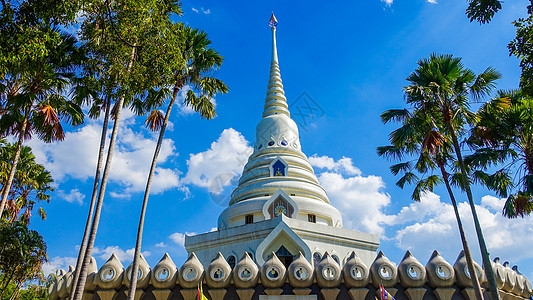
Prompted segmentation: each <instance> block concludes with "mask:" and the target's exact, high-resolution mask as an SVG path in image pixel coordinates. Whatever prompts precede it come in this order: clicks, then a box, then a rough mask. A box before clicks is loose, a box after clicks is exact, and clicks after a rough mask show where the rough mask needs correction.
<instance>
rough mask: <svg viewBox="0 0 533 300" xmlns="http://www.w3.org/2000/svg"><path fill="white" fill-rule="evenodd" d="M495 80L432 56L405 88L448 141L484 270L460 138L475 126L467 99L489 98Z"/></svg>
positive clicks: (494, 291)
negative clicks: (466, 202) (487, 96)
mask: <svg viewBox="0 0 533 300" xmlns="http://www.w3.org/2000/svg"><path fill="white" fill-rule="evenodd" d="M498 78H500V74H499V73H498V72H497V71H496V70H495V69H493V68H487V69H486V70H485V71H484V72H482V73H481V74H479V75H475V73H474V72H472V71H471V70H469V69H467V68H465V67H464V66H463V64H462V63H461V59H460V58H455V57H453V56H452V55H439V54H432V55H431V56H430V57H429V58H425V59H422V60H420V61H418V67H417V69H416V70H415V71H414V72H413V73H411V75H410V76H409V77H408V78H407V80H408V81H409V85H408V86H407V87H405V88H404V92H405V95H406V100H407V103H408V104H410V105H411V106H412V107H413V109H415V110H420V111H421V112H422V113H425V114H427V115H428V116H430V117H436V116H438V122H437V121H435V122H434V123H433V124H432V125H433V126H436V128H438V132H440V133H442V134H443V135H445V136H448V137H449V140H450V144H451V146H452V149H453V152H454V154H455V158H456V159H457V165H458V167H459V171H460V172H459V173H460V177H458V184H459V185H460V186H461V189H462V190H464V191H465V192H466V195H467V198H468V202H469V204H470V209H471V210H472V216H473V218H474V225H475V229H476V234H477V237H478V242H479V245H480V250H481V256H482V258H483V265H484V266H491V261H490V258H489V253H488V251H487V247H486V244H485V239H484V237H483V232H482V229H481V226H480V224H479V219H478V216H477V213H476V207H475V204H474V199H473V196H472V191H471V188H470V185H471V181H472V179H471V177H470V176H469V174H468V170H467V167H466V165H465V163H464V161H463V155H462V150H461V144H460V143H459V138H461V137H462V136H463V135H464V133H465V132H466V129H467V125H468V124H473V123H474V122H475V117H476V115H475V114H474V113H472V112H471V111H470V110H469V101H470V98H473V99H480V98H482V97H483V96H485V95H487V94H489V93H490V92H491V91H492V89H493V88H494V86H495V80H497V79H498ZM485 274H486V276H487V280H488V283H489V290H490V296H491V299H492V300H497V299H499V295H498V288H497V285H496V280H495V277H494V272H493V270H492V268H490V267H486V268H485Z"/></svg>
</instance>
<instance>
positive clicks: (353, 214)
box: [313, 156, 390, 234]
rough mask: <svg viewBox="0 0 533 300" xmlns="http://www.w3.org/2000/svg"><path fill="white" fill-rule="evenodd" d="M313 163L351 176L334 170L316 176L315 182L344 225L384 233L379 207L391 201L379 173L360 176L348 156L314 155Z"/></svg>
mask: <svg viewBox="0 0 533 300" xmlns="http://www.w3.org/2000/svg"><path fill="white" fill-rule="evenodd" d="M313 161H314V162H313V163H314V164H315V165H317V164H318V165H320V166H322V167H323V168H327V169H332V170H343V171H344V172H346V173H348V174H352V175H355V176H353V177H344V176H343V175H341V174H339V173H335V172H324V173H321V174H319V175H318V181H319V182H320V184H321V185H322V187H324V189H326V191H327V192H328V197H329V199H330V201H331V204H332V205H333V206H335V207H336V208H337V209H339V211H340V212H341V214H342V215H343V220H344V227H347V228H351V229H355V230H360V231H363V232H372V233H380V234H381V233H383V232H384V228H383V225H384V221H385V219H386V216H385V214H384V213H383V212H382V209H383V208H384V207H386V206H387V205H388V204H389V203H390V196H389V195H388V194H386V193H385V192H384V191H383V189H384V188H385V183H384V182H383V180H382V179H381V177H379V176H373V175H370V176H366V177H365V176H361V172H360V171H359V169H357V168H356V167H354V166H353V164H352V162H351V159H349V158H342V159H341V160H339V161H334V160H333V159H331V158H329V157H326V156H322V157H317V156H314V158H313Z"/></svg>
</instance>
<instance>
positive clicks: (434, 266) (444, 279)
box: [426, 250, 455, 288]
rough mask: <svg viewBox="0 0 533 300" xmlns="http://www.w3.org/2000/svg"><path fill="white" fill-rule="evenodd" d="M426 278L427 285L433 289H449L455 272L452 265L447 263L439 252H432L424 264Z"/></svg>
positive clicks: (453, 280)
mask: <svg viewBox="0 0 533 300" xmlns="http://www.w3.org/2000/svg"><path fill="white" fill-rule="evenodd" d="M426 276H427V280H428V282H429V285H430V286H431V287H433V288H445V287H451V286H452V285H453V284H454V282H455V271H454V270H453V267H452V265H451V264H450V263H449V262H447V261H446V260H445V259H444V258H443V257H442V256H440V254H439V251H437V250H435V251H433V254H431V257H430V258H429V261H428V263H427V264H426Z"/></svg>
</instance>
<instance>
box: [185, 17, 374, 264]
mask: <svg viewBox="0 0 533 300" xmlns="http://www.w3.org/2000/svg"><path fill="white" fill-rule="evenodd" d="M271 21H272V22H275V23H277V22H276V20H275V17H274V15H273V14H272V18H271ZM378 246H379V237H378V236H377V235H375V234H367V233H361V232H356V231H352V230H347V229H343V228H342V216H341V214H340V213H339V211H338V210H337V209H336V208H335V207H333V206H332V205H331V204H330V203H329V199H328V196H327V193H326V191H325V190H324V188H322V187H321V186H320V184H319V183H318V180H317V177H316V176H315V173H314V171H313V167H312V166H311V164H310V163H309V161H308V160H307V156H306V155H305V154H304V153H303V152H302V147H301V144H300V137H299V134H298V126H297V125H296V123H295V122H294V121H293V120H292V119H291V117H290V112H289V107H288V105H287V99H286V98H285V92H284V91H283V84H282V82H281V75H280V70H279V64H278V53H277V47H276V27H275V26H272V62H271V65H270V78H269V80H268V88H267V95H266V99H265V108H264V111H263V118H262V119H261V121H259V124H258V125H257V128H256V133H255V145H254V152H253V153H252V155H250V158H249V159H248V163H247V164H246V166H245V167H244V171H243V174H242V176H241V178H240V180H239V185H238V187H237V188H236V189H235V190H234V191H233V193H232V195H231V200H230V203H229V207H227V208H226V209H225V210H224V211H223V212H222V213H221V214H220V217H219V220H218V231H215V232H209V233H205V234H200V235H196V236H187V237H186V238H185V248H186V249H187V252H188V253H191V252H194V253H195V254H196V256H198V259H200V261H201V262H202V264H204V265H208V264H209V262H210V261H211V259H213V257H215V256H216V254H217V253H218V252H221V253H222V254H223V255H224V257H226V258H227V259H228V262H229V263H230V265H234V264H235V262H236V261H237V260H238V259H239V258H240V257H242V255H243V254H244V253H245V252H248V254H250V256H251V257H252V258H253V259H254V260H255V262H256V263H258V264H259V265H261V264H263V263H264V262H265V261H266V260H267V259H268V258H269V257H270V256H271V254H272V252H274V253H276V255H277V256H278V258H280V259H281V260H282V261H284V263H285V264H286V266H289V264H290V263H291V262H292V260H293V258H294V257H295V256H296V255H297V254H298V252H302V253H303V254H304V256H305V258H307V259H308V260H309V261H315V262H316V261H319V260H320V259H321V257H322V255H323V254H324V253H325V252H326V251H327V252H328V253H329V254H330V255H332V257H333V258H334V259H335V260H336V261H337V262H338V263H343V262H345V261H346V259H347V258H348V257H349V255H350V253H351V252H352V251H354V250H356V252H357V255H358V256H359V257H360V258H361V259H362V260H363V261H364V262H365V263H367V264H368V265H370V264H371V263H372V261H373V260H374V258H375V257H376V250H377V248H378Z"/></svg>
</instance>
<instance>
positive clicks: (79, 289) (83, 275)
mask: <svg viewBox="0 0 533 300" xmlns="http://www.w3.org/2000/svg"><path fill="white" fill-rule="evenodd" d="M136 45H137V43H135V44H134V47H133V48H132V50H131V56H130V61H129V62H128V67H127V69H126V74H129V73H130V71H131V67H132V65H133V59H134V57H135V53H136V50H137V47H136ZM123 104H124V96H121V97H120V98H119V100H118V104H117V105H118V106H117V112H116V115H115V123H114V124H113V132H112V133H111V141H110V142H109V150H108V151H107V158H106V162H105V167H104V174H103V176H102V183H101V184H100V191H99V192H98V201H97V202H96V208H95V212H94V218H93V224H92V226H91V233H90V234H89V240H88V242H87V250H86V251H85V256H84V258H83V264H82V265H81V270H80V278H79V279H78V284H77V286H76V290H75V294H74V298H73V299H74V300H81V298H82V297H83V291H84V290H85V282H86V281H87V275H88V274H87V269H88V268H89V263H90V262H91V253H92V250H93V246H94V240H95V239H96V232H97V231H98V224H99V222H100V213H101V211H102V202H103V201H104V194H105V188H106V186H107V178H108V177H109V169H110V168H111V161H112V159H113V150H114V148H115V141H116V139H117V134H118V126H119V123H120V114H121V112H122V106H123Z"/></svg>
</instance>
